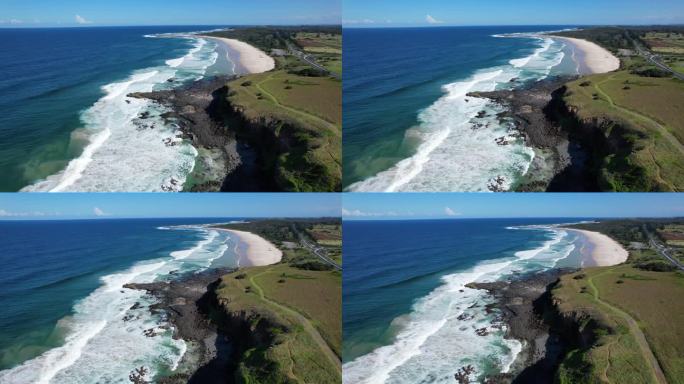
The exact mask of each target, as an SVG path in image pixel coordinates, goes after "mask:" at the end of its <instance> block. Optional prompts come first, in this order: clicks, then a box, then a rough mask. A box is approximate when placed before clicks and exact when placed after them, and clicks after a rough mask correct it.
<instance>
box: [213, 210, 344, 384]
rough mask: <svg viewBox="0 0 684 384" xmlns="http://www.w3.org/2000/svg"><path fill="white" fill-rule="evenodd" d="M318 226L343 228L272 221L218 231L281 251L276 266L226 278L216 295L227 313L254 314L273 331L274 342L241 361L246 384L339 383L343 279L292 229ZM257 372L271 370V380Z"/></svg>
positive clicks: (330, 222)
mask: <svg viewBox="0 0 684 384" xmlns="http://www.w3.org/2000/svg"><path fill="white" fill-rule="evenodd" d="M318 226H320V227H322V228H328V227H330V228H334V227H338V228H339V227H340V226H341V223H340V221H339V220H338V219H298V220H275V219H274V220H254V221H250V222H247V223H235V224H223V225H220V226H219V227H223V228H228V229H237V230H243V231H250V232H253V233H255V234H258V235H259V236H262V237H264V238H266V239H267V240H269V241H270V242H272V243H274V244H276V245H277V246H278V247H279V248H280V249H281V250H282V251H283V259H282V261H281V262H280V263H277V264H273V265H268V266H262V267H248V268H243V269H240V270H238V271H236V272H233V273H230V274H228V275H225V276H223V277H222V279H221V284H220V285H219V286H218V288H217V289H216V292H217V296H218V298H219V302H223V303H225V304H224V306H225V308H226V310H227V311H229V312H233V313H236V312H238V313H239V312H243V313H254V314H258V318H259V319H264V320H265V321H268V322H269V323H271V325H272V326H271V327H270V329H271V331H270V332H271V333H272V334H273V335H274V337H275V340H274V342H272V343H271V344H270V346H268V347H265V348H263V349H258V348H257V349H255V350H252V351H247V353H245V355H244V356H243V358H244V364H242V365H241V369H240V374H241V375H242V376H243V379H244V382H246V383H252V382H255V383H256V382H283V383H290V382H291V383H302V382H306V383H328V382H330V383H338V382H340V381H341V365H340V358H339V356H341V347H342V275H341V273H340V272H339V271H333V270H332V268H331V267H330V266H329V265H327V264H323V263H321V262H320V260H319V259H318V257H317V256H316V255H314V254H312V253H311V252H310V251H309V250H308V249H306V248H304V247H302V246H301V245H300V243H299V236H298V234H297V232H296V231H295V229H294V228H295V227H299V228H308V227H311V228H315V227H318ZM340 248H341V247H340ZM259 367H271V368H270V369H268V370H265V371H268V372H270V373H269V375H270V376H264V375H265V373H264V371H262V370H261V369H260V368H259ZM285 378H288V379H289V381H287V380H285ZM277 380H282V381H277Z"/></svg>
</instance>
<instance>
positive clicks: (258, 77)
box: [210, 26, 342, 192]
mask: <svg viewBox="0 0 684 384" xmlns="http://www.w3.org/2000/svg"><path fill="white" fill-rule="evenodd" d="M210 35H211V36H216V37H227V38H234V39H238V40H242V41H245V42H247V43H249V44H252V45H254V46H256V47H258V48H260V49H262V50H264V51H265V52H280V53H272V54H273V55H275V56H274V59H275V61H276V68H275V69H274V70H272V71H269V72H266V73H260V74H250V75H244V76H241V77H239V78H237V79H235V80H233V81H230V82H229V83H228V84H227V86H228V91H227V92H226V98H227V101H228V102H229V104H230V105H231V106H232V107H233V109H235V110H239V111H240V113H241V115H243V117H244V119H245V120H247V121H249V122H256V123H258V124H259V125H262V126H264V127H266V128H267V129H266V130H258V131H257V130H247V129H243V130H239V132H238V136H239V138H241V139H243V140H245V141H247V142H248V143H249V144H250V145H252V146H254V147H256V148H258V149H259V150H260V151H259V153H258V155H259V165H260V167H261V168H262V169H263V173H265V174H267V175H270V178H272V179H273V180H274V185H275V186H276V187H277V189H278V190H284V191H290V192H333V191H340V190H341V188H342V182H341V180H342V166H341V152H342V82H341V80H339V79H337V78H335V77H334V76H332V77H331V76H328V75H329V74H328V73H327V72H323V71H321V70H319V69H316V68H314V67H313V66H312V65H310V64H309V63H307V62H306V61H304V60H303V59H301V58H299V57H297V55H295V54H293V53H292V52H295V51H297V50H300V49H303V50H307V49H313V51H311V55H312V56H314V58H315V60H316V61H318V62H319V63H320V64H321V65H323V66H326V67H328V68H331V70H333V68H334V67H336V66H338V65H339V66H340V68H341V47H342V34H341V28H340V27H335V26H295V27H247V28H235V29H232V30H227V31H220V32H212V33H210ZM274 49H277V50H278V51H272V50H274ZM283 53H284V54H283ZM338 62H339V63H338ZM333 71H334V70H333ZM338 73H339V72H338ZM228 123H229V125H230V123H231V121H229V122H228ZM232 123H233V125H234V126H237V125H238V124H236V122H235V121H232Z"/></svg>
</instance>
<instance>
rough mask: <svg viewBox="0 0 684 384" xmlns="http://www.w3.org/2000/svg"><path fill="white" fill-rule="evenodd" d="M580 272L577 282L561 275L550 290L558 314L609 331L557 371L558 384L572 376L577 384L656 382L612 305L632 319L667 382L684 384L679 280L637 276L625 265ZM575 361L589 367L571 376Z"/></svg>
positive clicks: (683, 290) (683, 288) (683, 281)
mask: <svg viewBox="0 0 684 384" xmlns="http://www.w3.org/2000/svg"><path fill="white" fill-rule="evenodd" d="M582 273H584V274H585V275H586V277H584V278H583V279H577V280H576V279H573V277H574V276H576V275H577V274H572V275H566V276H564V277H563V278H562V279H561V283H560V284H559V286H558V287H557V288H555V289H554V291H553V295H554V298H556V299H558V300H559V301H560V303H561V304H560V308H561V310H562V311H563V312H572V311H579V312H584V313H588V314H590V315H591V316H592V317H593V318H594V319H597V320H598V321H599V322H600V323H601V324H603V325H604V326H605V327H606V328H607V329H611V330H612V331H611V332H610V333H608V332H606V333H603V334H600V335H599V340H598V342H597V343H596V345H595V346H594V347H593V348H591V349H590V350H589V351H587V352H586V353H585V354H582V353H579V352H576V353H575V355H573V356H571V357H570V358H568V359H566V361H565V362H564V364H563V366H562V367H561V369H560V377H561V378H562V379H563V378H564V379H566V380H561V382H568V383H570V382H573V381H572V380H577V378H578V376H584V379H585V380H584V381H580V382H599V381H605V380H602V379H605V378H607V379H608V380H609V381H610V382H614V383H653V382H657V381H656V379H655V376H654V373H653V370H652V369H651V368H650V365H649V362H648V357H647V356H646V355H645V354H644V353H642V350H641V348H640V347H639V345H638V343H637V336H636V335H635V332H634V331H633V330H630V325H629V324H628V321H627V320H626V319H625V318H624V317H623V316H621V314H620V313H619V311H616V310H614V309H613V308H611V307H610V306H612V307H615V308H618V309H619V310H621V311H624V312H626V313H627V314H628V315H629V316H631V317H632V318H633V319H635V320H636V322H637V324H638V327H639V328H640V329H641V331H642V332H643V333H644V334H645V336H646V340H647V342H648V346H649V347H650V349H651V350H652V351H653V353H654V354H655V356H656V358H657V360H658V362H659V364H660V366H661V367H662V370H663V371H664V373H665V376H666V377H667V380H668V382H670V383H684V364H683V363H684V302H682V300H681V297H682V295H684V275H682V274H680V273H677V272H651V271H643V270H640V269H635V268H633V267H632V266H631V265H629V264H623V265H619V266H615V267H601V268H588V269H585V270H583V271H582ZM618 280H620V281H622V282H623V283H620V284H618V283H617V281H618ZM583 287H586V288H585V289H584V290H583ZM599 300H601V301H603V302H606V303H608V304H609V305H610V306H606V305H604V304H603V303H601V302H600V301H599ZM580 356H581V357H580ZM579 361H584V362H589V363H590V365H591V369H590V370H589V371H587V372H583V373H580V374H579V375H578V374H577V372H576V373H575V374H572V373H571V372H573V371H575V369H574V368H575V367H577V366H578V365H579V366H581V364H578V362H579Z"/></svg>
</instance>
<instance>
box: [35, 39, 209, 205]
mask: <svg viewBox="0 0 684 384" xmlns="http://www.w3.org/2000/svg"><path fill="white" fill-rule="evenodd" d="M145 37H147V38H182V39H190V40H192V41H193V47H192V48H190V49H189V51H188V52H187V54H185V55H184V56H181V57H177V58H174V59H169V60H166V62H165V64H164V65H161V66H156V67H150V68H144V69H139V70H135V71H133V73H131V74H130V76H129V77H128V78H126V79H123V80H121V81H117V82H114V83H110V84H107V85H104V86H103V87H102V92H103V94H104V95H103V96H102V97H101V98H100V99H99V100H98V101H97V102H95V104H93V105H92V106H91V107H90V108H88V109H86V110H85V111H83V112H82V113H81V116H80V119H81V123H82V128H80V129H77V130H75V131H74V132H72V134H71V141H72V142H77V143H78V142H85V143H86V145H85V146H84V148H83V151H82V152H81V154H80V155H79V156H78V157H76V158H74V159H72V160H71V161H69V163H68V164H67V166H66V168H65V169H63V170H62V171H60V172H58V173H56V174H53V175H51V176H48V177H47V178H45V179H44V180H40V181H37V182H36V183H34V184H32V185H29V186H27V187H25V188H23V189H22V191H42V192H67V191H77V192H90V191H99V192H103V191H106V192H138V191H150V192H153V191H181V190H182V189H183V185H184V183H185V182H186V179H187V177H188V175H189V174H190V173H191V172H192V170H193V168H194V166H195V158H196V156H197V154H198V152H197V150H196V149H195V148H194V147H193V146H192V145H191V143H190V142H188V141H187V140H185V139H183V138H182V137H181V132H180V131H179V129H178V127H177V126H175V125H174V124H167V123H166V122H165V121H164V119H163V118H162V114H164V113H165V112H168V110H166V108H164V107H161V106H160V105H158V104H156V103H153V102H152V101H150V100H145V99H139V98H133V97H128V96H127V95H128V94H130V93H135V92H151V91H157V90H162V89H168V88H170V87H174V86H177V85H179V84H183V83H184V82H188V81H196V80H200V79H202V78H203V77H204V76H205V75H206V73H207V69H208V68H210V67H211V66H212V65H214V64H215V63H216V60H217V58H218V53H217V51H216V48H217V47H216V44H215V43H213V42H211V41H208V40H206V39H202V38H198V37H195V36H194V35H192V34H183V35H177V34H174V35H170V34H169V36H162V35H149V36H145ZM169 143H171V144H172V145H169Z"/></svg>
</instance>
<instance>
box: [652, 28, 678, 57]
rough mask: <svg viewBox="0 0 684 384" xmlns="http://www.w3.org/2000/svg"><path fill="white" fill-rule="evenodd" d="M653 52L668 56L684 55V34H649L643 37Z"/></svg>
mask: <svg viewBox="0 0 684 384" xmlns="http://www.w3.org/2000/svg"><path fill="white" fill-rule="evenodd" d="M643 40H644V41H645V42H646V44H648V47H649V48H650V49H651V51H653V52H656V53H666V54H679V55H682V54H684V34H682V33H676V32H648V33H646V35H645V36H644V37H643Z"/></svg>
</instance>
